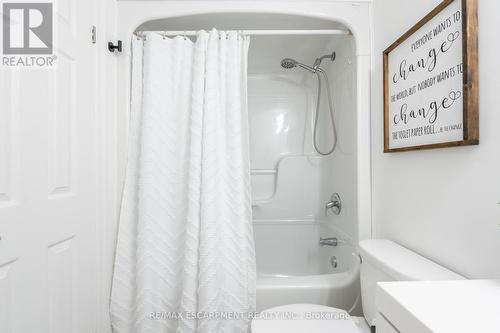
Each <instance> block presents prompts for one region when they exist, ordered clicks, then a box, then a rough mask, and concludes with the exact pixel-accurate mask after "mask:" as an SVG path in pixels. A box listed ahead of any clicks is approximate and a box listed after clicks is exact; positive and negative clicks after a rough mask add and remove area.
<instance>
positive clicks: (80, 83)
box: [0, 0, 102, 333]
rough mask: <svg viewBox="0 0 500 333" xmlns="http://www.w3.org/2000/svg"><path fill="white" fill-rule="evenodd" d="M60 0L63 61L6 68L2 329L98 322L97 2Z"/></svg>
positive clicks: (79, 327) (23, 331) (72, 328)
mask: <svg viewBox="0 0 500 333" xmlns="http://www.w3.org/2000/svg"><path fill="white" fill-rule="evenodd" d="M27 2H29V1H27ZM54 6H55V7H54V8H55V13H54V32H55V43H54V48H55V54H56V55H57V57H58V58H57V60H56V61H57V68H56V69H55V70H40V69H38V70H33V69H9V70H5V69H1V70H0V237H1V240H0V332H1V333H10V332H18V333H43V332H50V333H59V332H61V333H69V332H85V333H94V332H95V331H96V311H97V296H98V295H96V281H97V279H98V274H97V269H96V267H97V265H96V255H97V250H96V248H97V246H96V231H95V230H96V221H97V220H96V219H97V218H96V216H97V212H96V209H97V204H96V192H97V190H98V187H97V182H96V171H97V167H96V165H97V163H98V160H97V149H98V147H97V144H98V142H97V141H96V137H97V135H96V113H95V111H96V110H95V105H96V102H95V96H96V91H95V89H96V88H95V87H96V72H95V68H96V66H95V59H96V52H97V48H98V45H97V44H96V45H94V44H92V43H91V38H90V37H91V35H90V31H91V26H92V25H93V24H94V22H93V21H92V19H93V17H94V15H95V13H94V6H95V3H94V1H83V0H61V1H55V2H54ZM101 51H102V49H101Z"/></svg>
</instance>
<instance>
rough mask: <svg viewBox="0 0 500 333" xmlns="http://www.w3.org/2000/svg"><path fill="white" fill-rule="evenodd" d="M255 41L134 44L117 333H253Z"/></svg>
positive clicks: (216, 38)
mask: <svg viewBox="0 0 500 333" xmlns="http://www.w3.org/2000/svg"><path fill="white" fill-rule="evenodd" d="M248 44H249V39H248V37H247V36H242V35H241V34H239V33H237V32H219V31H216V30H212V31H211V32H205V31H200V32H199V33H198V34H197V37H196V42H192V41H191V40H190V39H187V38H185V37H182V36H178V37H175V38H164V37H162V36H161V35H160V34H158V33H154V32H148V33H146V35H145V40H142V39H141V40H136V39H135V38H134V41H133V45H132V49H133V50H132V52H133V56H132V58H133V69H132V91H131V97H132V98H131V118H130V133H129V142H128V147H129V154H128V165H127V172H126V180H125V185H124V192H123V198H122V207H121V214H120V225H119V231H118V241H117V248H116V258H115V268H114V275H113V286H112V295H111V320H112V325H113V330H114V332H120V333H131V332H162V333H163V332H186V333H187V332H199V333H205V332H217V333H222V332H227V333H238V332H248V327H249V322H250V316H251V313H252V311H254V309H255V279H256V277H255V274H256V273H255V250H254V240H253V230H252V221H251V196H250V169H249V168H250V167H249V148H248V124H247V122H248V118H247V100H246V98H247V97H246V76H247V73H246V68H247V53H248Z"/></svg>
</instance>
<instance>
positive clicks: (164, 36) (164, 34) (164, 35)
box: [163, 31, 167, 39]
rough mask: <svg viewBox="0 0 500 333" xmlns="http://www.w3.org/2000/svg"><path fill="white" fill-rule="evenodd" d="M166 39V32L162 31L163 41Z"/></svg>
mask: <svg viewBox="0 0 500 333" xmlns="http://www.w3.org/2000/svg"><path fill="white" fill-rule="evenodd" d="M165 38H167V32H166V31H163V39H165Z"/></svg>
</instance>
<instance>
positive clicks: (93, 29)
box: [91, 25, 97, 44]
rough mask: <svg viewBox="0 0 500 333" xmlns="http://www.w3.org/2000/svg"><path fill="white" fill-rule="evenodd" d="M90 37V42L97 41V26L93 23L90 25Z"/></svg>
mask: <svg viewBox="0 0 500 333" xmlns="http://www.w3.org/2000/svg"><path fill="white" fill-rule="evenodd" d="M91 34H92V37H91V40H92V44H95V43H96V42H97V28H96V27H95V25H93V26H92V32H91Z"/></svg>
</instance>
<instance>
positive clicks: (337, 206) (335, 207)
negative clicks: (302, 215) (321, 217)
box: [325, 192, 342, 215]
mask: <svg viewBox="0 0 500 333" xmlns="http://www.w3.org/2000/svg"><path fill="white" fill-rule="evenodd" d="M328 210H331V211H332V212H333V213H334V214H335V215H339V214H340V211H341V210H342V201H341V200H340V195H339V194H338V193H337V192H335V193H333V194H332V196H331V198H330V201H329V202H327V203H326V206H325V215H326V214H327V213H328Z"/></svg>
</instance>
